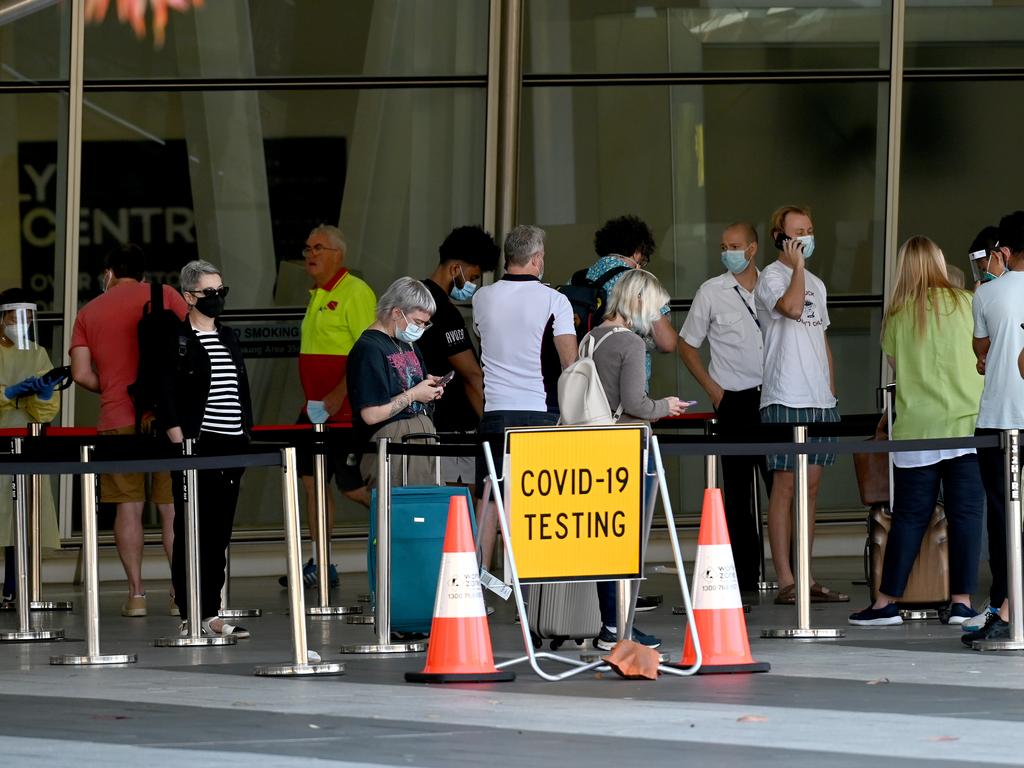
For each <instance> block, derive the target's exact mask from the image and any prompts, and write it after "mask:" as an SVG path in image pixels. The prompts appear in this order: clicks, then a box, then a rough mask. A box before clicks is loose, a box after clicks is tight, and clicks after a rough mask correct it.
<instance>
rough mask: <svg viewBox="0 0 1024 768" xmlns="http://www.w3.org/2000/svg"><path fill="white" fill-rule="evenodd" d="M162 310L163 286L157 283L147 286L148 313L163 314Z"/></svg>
mask: <svg viewBox="0 0 1024 768" xmlns="http://www.w3.org/2000/svg"><path fill="white" fill-rule="evenodd" d="M163 309H164V285H163V283H161V282H159V281H154V282H152V283H150V284H149V311H150V312H163Z"/></svg>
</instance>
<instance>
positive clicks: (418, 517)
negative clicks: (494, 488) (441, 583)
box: [366, 486, 476, 634]
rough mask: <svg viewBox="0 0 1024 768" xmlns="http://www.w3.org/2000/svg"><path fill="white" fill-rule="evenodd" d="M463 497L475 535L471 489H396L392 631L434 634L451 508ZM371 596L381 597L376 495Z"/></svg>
mask: <svg viewBox="0 0 1024 768" xmlns="http://www.w3.org/2000/svg"><path fill="white" fill-rule="evenodd" d="M453 496H464V497H465V499H466V507H467V508H468V509H469V519H470V521H471V524H472V526H473V534H474V536H475V535H476V516H475V515H474V514H473V498H472V496H471V494H470V492H469V489H468V488H461V487H455V486H447V487H446V486H442V487H434V486H426V487H425V486H409V487H405V488H392V489H391V628H392V629H393V630H395V631H397V632H420V633H423V634H426V633H429V632H430V624H431V621H432V620H433V614H434V596H435V593H436V592H437V578H438V574H439V573H440V570H441V552H442V549H443V547H444V535H445V529H446V527H447V524H448V503H449V501H450V500H451V498H452V497H453ZM366 567H367V569H368V571H369V577H370V593H371V595H372V599H373V600H374V601H376V593H377V491H376V489H374V491H373V492H372V493H371V496H370V536H369V539H368V547H367V553H366Z"/></svg>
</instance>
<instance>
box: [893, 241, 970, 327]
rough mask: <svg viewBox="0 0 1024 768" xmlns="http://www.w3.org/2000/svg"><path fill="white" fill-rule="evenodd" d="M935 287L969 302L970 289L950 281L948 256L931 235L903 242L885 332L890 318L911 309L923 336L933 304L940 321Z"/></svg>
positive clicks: (955, 302) (953, 298) (952, 298)
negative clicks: (947, 266) (934, 294)
mask: <svg viewBox="0 0 1024 768" xmlns="http://www.w3.org/2000/svg"><path fill="white" fill-rule="evenodd" d="M933 290H934V291H936V292H938V291H945V292H946V294H947V295H948V296H949V299H950V301H951V302H952V304H953V305H954V306H956V305H959V304H960V302H967V294H966V292H964V291H963V290H960V289H958V288H957V287H956V286H955V285H953V283H952V282H950V280H949V277H948V276H947V274H946V257H945V256H943V255H942V250H941V249H940V248H939V246H937V245H936V244H935V243H934V242H933V241H932V240H930V239H929V238H927V237H924V236H922V235H914V237H912V238H910V239H909V240H907V242H905V243H904V244H903V245H902V246H900V251H899V254H898V255H897V257H896V282H895V283H894V284H893V287H892V293H891V294H890V295H889V308H888V309H887V310H886V311H885V317H884V318H882V333H883V334H884V333H885V326H886V324H887V323H888V322H889V319H890V318H892V317H893V316H894V315H895V314H896V313H898V312H901V311H903V310H907V311H912V312H913V313H914V315H915V319H914V327H915V330H916V331H917V335H918V336H923V335H924V329H925V325H926V324H927V322H928V308H929V306H930V307H931V311H932V312H933V313H934V315H935V320H936V322H939V321H940V315H939V303H940V302H938V301H934V300H933V298H932V296H931V292H932V291H933Z"/></svg>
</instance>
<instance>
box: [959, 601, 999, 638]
mask: <svg viewBox="0 0 1024 768" xmlns="http://www.w3.org/2000/svg"><path fill="white" fill-rule="evenodd" d="M990 613H998V611H993V610H992V606H990V605H986V606H985V607H984V608H982V609H981V613H979V614H978V615H977V616H975V617H974V618H971V619H967V620H966V621H964V622H963V623H962V624H961V625H960V629H962V630H963V631H964V632H977V631H978V630H979V629H981V628H982V627H984V626H985V621H986V619H988V615H989V614H990Z"/></svg>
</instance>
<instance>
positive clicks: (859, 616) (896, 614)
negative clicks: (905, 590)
mask: <svg viewBox="0 0 1024 768" xmlns="http://www.w3.org/2000/svg"><path fill="white" fill-rule="evenodd" d="M847 622H849V623H850V624H853V625H855V626H858V627H894V626H896V625H897V624H902V623H903V618H902V617H901V616H900V608H899V606H898V605H896V603H889V604H888V605H887V606H885V608H872V607H871V606H870V605H869V606H868V607H867V608H865V609H864V610H863V611H857V612H856V613H851V614H850V618H848V619H847Z"/></svg>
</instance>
